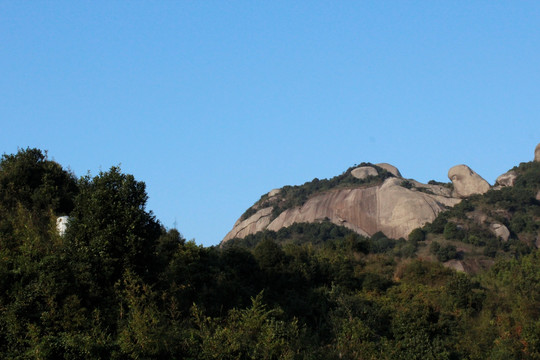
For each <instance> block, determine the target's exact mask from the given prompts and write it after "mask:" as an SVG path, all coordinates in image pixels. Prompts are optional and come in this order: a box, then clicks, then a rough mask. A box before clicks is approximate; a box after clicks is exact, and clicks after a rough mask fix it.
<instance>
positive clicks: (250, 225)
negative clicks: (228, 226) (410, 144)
mask: <svg viewBox="0 0 540 360" xmlns="http://www.w3.org/2000/svg"><path fill="white" fill-rule="evenodd" d="M402 183H403V180H402V179H398V178H395V177H392V178H388V179H386V180H385V181H384V182H383V183H382V184H380V185H376V186H368V187H357V188H340V189H334V190H329V191H326V192H322V193H319V194H315V195H313V196H311V197H310V198H309V199H308V200H307V201H306V202H305V203H304V204H303V205H302V206H297V207H293V208H289V209H287V210H285V211H283V212H282V213H281V214H279V215H278V216H277V217H276V218H274V219H271V215H272V208H271V207H269V208H263V209H260V210H258V211H257V212H256V213H255V214H254V215H252V216H250V217H249V218H248V219H245V220H242V221H241V220H238V221H237V222H236V224H235V225H234V227H233V229H232V230H231V231H230V232H229V233H228V234H227V235H226V236H225V238H224V239H223V241H224V242H225V241H227V240H230V239H233V238H242V237H244V236H246V235H248V234H253V233H256V232H258V231H261V230H264V229H268V230H273V231H277V230H279V229H281V228H282V227H287V226H290V225H292V224H294V223H295V222H297V223H299V222H321V221H331V222H332V223H334V224H337V225H342V226H345V227H347V228H350V229H351V230H353V231H355V232H357V233H359V234H362V235H366V236H371V235H373V234H374V233H376V232H378V231H382V232H383V233H384V234H385V235H386V236H389V237H391V238H396V239H397V238H400V237H404V238H406V237H407V236H408V235H409V233H410V232H411V231H412V230H413V229H415V228H417V227H420V226H423V225H424V224H425V223H427V222H430V221H433V220H434V219H435V217H436V216H437V215H438V214H439V213H440V212H441V211H443V210H445V209H446V208H447V207H448V206H453V205H455V204H457V203H458V202H460V201H461V199H457V198H453V197H451V196H450V191H449V190H448V189H446V190H447V191H446V192H445V191H442V190H441V189H438V188H437V186H436V185H427V184H420V183H417V184H420V185H422V188H417V187H412V188H407V187H403V186H402ZM430 187H434V190H436V191H438V192H439V193H440V194H436V193H435V192H434V191H425V190H424V189H430ZM420 190H422V191H420ZM443 194H444V195H443Z"/></svg>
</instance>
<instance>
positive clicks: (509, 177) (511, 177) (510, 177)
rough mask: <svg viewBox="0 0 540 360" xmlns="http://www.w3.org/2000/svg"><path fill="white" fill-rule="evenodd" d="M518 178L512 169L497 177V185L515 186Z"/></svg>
mask: <svg viewBox="0 0 540 360" xmlns="http://www.w3.org/2000/svg"><path fill="white" fill-rule="evenodd" d="M516 179H517V174H516V172H515V171H513V170H510V171H508V172H506V173H504V174H502V175H500V176H499V177H498V178H497V180H496V181H495V186H514V184H515V182H516Z"/></svg>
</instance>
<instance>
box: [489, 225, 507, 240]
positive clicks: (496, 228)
mask: <svg viewBox="0 0 540 360" xmlns="http://www.w3.org/2000/svg"><path fill="white" fill-rule="evenodd" d="M489 230H491V232H492V233H493V235H495V236H497V237H500V238H501V239H502V240H503V241H508V239H509V238H510V230H508V228H507V227H506V226H504V225H503V224H497V223H494V224H491V225H490V226H489Z"/></svg>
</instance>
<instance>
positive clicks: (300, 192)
mask: <svg viewBox="0 0 540 360" xmlns="http://www.w3.org/2000/svg"><path fill="white" fill-rule="evenodd" d="M359 166H370V167H373V168H375V169H377V172H378V175H377V176H368V177H366V178H365V179H358V178H356V177H354V176H353V175H352V174H351V172H352V171H353V170H354V169H355V168H357V167H359ZM392 176H394V175H392V174H391V173H390V172H388V171H387V170H385V169H383V168H381V167H379V166H377V165H373V164H371V163H361V164H360V165H355V166H352V167H350V168H349V169H347V171H345V172H344V173H343V174H341V175H338V176H334V177H333V178H331V179H322V180H319V179H318V178H315V179H313V180H311V181H308V182H306V183H304V184H303V185H294V186H290V185H287V186H284V187H282V188H281V189H280V190H281V191H280V193H279V195H277V196H273V197H269V196H268V194H265V195H263V196H261V198H260V199H259V201H257V202H256V203H255V204H254V205H253V206H252V207H250V208H249V209H247V210H246V211H245V212H244V214H242V216H241V217H240V219H241V220H245V219H247V218H249V217H250V216H251V215H253V214H255V213H256V212H257V210H258V209H263V208H267V207H272V208H273V210H272V217H273V218H276V217H278V215H279V214H281V213H282V212H283V211H285V210H287V209H291V208H294V207H296V206H302V205H303V204H304V203H305V202H306V201H307V200H308V199H309V198H310V197H311V196H313V195H315V194H317V193H322V192H325V191H328V190H332V189H339V188H347V187H358V186H371V185H377V184H381V183H383V182H384V180H385V179H387V178H389V177H392Z"/></svg>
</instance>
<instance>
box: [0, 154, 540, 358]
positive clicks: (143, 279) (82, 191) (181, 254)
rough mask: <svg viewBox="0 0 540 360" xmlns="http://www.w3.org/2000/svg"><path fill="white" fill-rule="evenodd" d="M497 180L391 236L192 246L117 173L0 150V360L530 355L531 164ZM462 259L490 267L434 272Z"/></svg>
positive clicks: (536, 172)
mask: <svg viewBox="0 0 540 360" xmlns="http://www.w3.org/2000/svg"><path fill="white" fill-rule="evenodd" d="M515 170H516V171H517V173H518V174H519V177H518V179H517V181H516V185H515V186H514V187H513V188H510V189H502V190H500V191H490V192H488V193H487V194H485V195H482V196H475V197H472V198H471V199H468V200H466V201H463V202H462V203H460V204H459V205H458V206H456V207H454V208H452V209H450V210H449V211H447V212H443V213H441V215H440V216H439V217H438V218H437V219H436V220H435V221H433V223H430V224H426V225H425V226H424V227H423V228H422V229H416V230H415V231H413V232H412V233H411V235H410V236H409V238H408V239H389V238H387V237H386V236H385V235H384V234H382V233H378V234H375V235H373V236H372V237H370V238H367V237H362V236H360V235H358V234H356V233H353V232H351V231H350V230H348V229H346V228H343V227H339V226H336V225H333V224H331V223H329V222H324V221H323V222H321V223H319V224H295V225H293V226H291V227H289V228H285V229H282V230H280V231H278V232H270V231H266V232H261V233H259V234H256V235H254V236H250V237H246V238H245V239H235V240H231V241H230V242H228V243H227V244H225V245H224V246H212V247H203V246H200V245H197V244H196V243H195V242H194V241H186V239H185V238H184V237H183V236H182V235H181V232H180V231H179V230H178V229H175V228H172V229H167V228H165V227H164V226H163V225H162V224H161V223H160V222H159V220H158V219H156V217H155V216H154V215H153V213H152V212H151V211H149V210H147V209H146V203H147V200H148V194H147V193H146V187H145V184H144V182H142V181H139V180H136V179H135V178H134V177H133V176H132V175H130V174H125V173H123V172H122V169H121V168H120V167H112V168H111V169H109V170H108V171H102V172H100V173H99V174H97V175H95V176H91V175H86V176H83V177H80V178H77V177H76V176H75V175H74V174H72V173H71V172H69V171H67V170H66V169H64V168H63V167H62V166H61V165H60V164H58V163H56V162H54V161H52V160H49V159H48V157H47V153H46V152H44V151H42V150H39V149H33V148H27V149H21V150H19V151H18V152H17V153H16V154H4V155H3V156H2V158H1V160H0V358H3V359H438V360H439V359H501V360H503V359H504V360H506V359H540V253H539V252H538V250H537V249H536V246H535V245H534V242H533V239H534V236H537V235H538V233H539V228H540V202H539V201H538V200H537V199H536V198H535V195H536V194H537V192H538V191H539V190H540V163H533V162H531V163H523V164H521V165H520V166H518V167H516V168H515ZM480 210H481V211H483V212H484V213H487V214H489V216H491V217H494V218H495V217H496V218H497V219H498V221H500V222H501V223H503V224H505V225H507V226H508V227H509V229H510V230H511V233H512V235H511V238H510V240H508V241H507V242H502V241H501V239H500V238H495V237H493V236H492V235H491V234H490V233H488V232H486V229H485V228H484V227H483V225H482V224H480V225H479V224H478V223H476V222H474V221H472V220H471V219H473V216H469V215H470V214H473V213H474V212H475V211H476V212H478V211H480ZM62 215H69V219H70V220H69V223H68V226H67V230H66V232H65V233H64V234H63V235H60V234H59V232H58V231H57V228H56V219H57V217H58V216H62ZM434 244H437V245H434ZM460 244H464V245H463V246H470V247H472V248H474V249H478V252H474V251H472V252H470V253H467V254H460V252H459V251H457V248H456V245H457V246H458V247H459V246H461V245H460ZM452 246H454V248H452ZM486 249H487V250H486ZM467 256H478V257H481V258H482V259H488V260H489V261H490V263H489V264H490V266H489V267H487V268H485V269H481V271H478V272H476V273H471V274H469V273H466V272H457V271H455V270H452V269H449V268H448V267H445V266H443V264H442V262H444V261H447V260H449V259H452V258H459V257H467Z"/></svg>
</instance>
